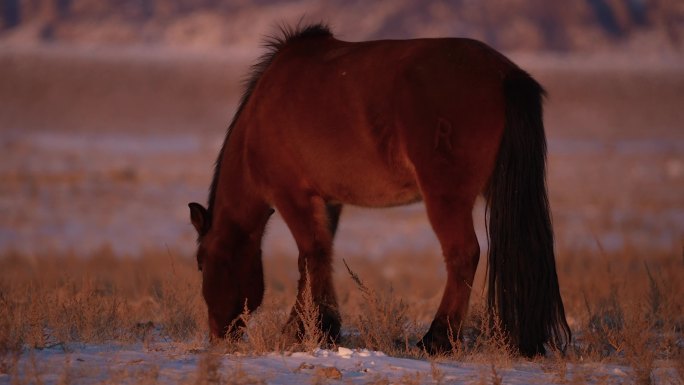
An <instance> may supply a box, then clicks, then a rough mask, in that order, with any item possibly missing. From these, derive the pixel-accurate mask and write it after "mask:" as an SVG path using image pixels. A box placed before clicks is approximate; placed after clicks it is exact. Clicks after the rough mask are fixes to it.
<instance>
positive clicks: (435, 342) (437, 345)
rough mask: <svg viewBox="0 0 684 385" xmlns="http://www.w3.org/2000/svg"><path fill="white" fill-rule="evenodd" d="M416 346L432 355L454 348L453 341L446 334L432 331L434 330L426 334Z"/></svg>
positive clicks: (444, 352) (447, 351)
mask: <svg viewBox="0 0 684 385" xmlns="http://www.w3.org/2000/svg"><path fill="white" fill-rule="evenodd" d="M416 346H418V348H419V349H421V350H423V351H425V352H426V353H427V354H429V355H431V356H435V355H439V354H446V353H449V352H450V351H451V350H452V346H451V341H449V338H447V336H446V335H440V334H438V333H432V331H429V332H428V333H427V334H425V336H424V337H423V338H421V340H420V341H418V343H417V344H416Z"/></svg>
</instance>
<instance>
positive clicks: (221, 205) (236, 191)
mask: <svg viewBox="0 0 684 385" xmlns="http://www.w3.org/2000/svg"><path fill="white" fill-rule="evenodd" d="M242 138H243V135H241V132H239V131H237V132H233V133H232V134H231V135H230V139H229V142H228V143H226V144H225V149H224V152H223V154H222V155H221V156H222V159H221V170H220V175H219V179H218V186H217V187H216V198H215V207H214V217H215V221H218V222H223V223H230V224H231V225H238V226H239V227H241V228H242V229H244V230H247V231H251V230H253V229H255V228H258V227H260V226H262V224H261V217H262V216H263V215H266V214H264V213H266V212H267V211H268V210H269V209H270V208H269V206H268V205H267V204H266V202H265V201H264V199H263V198H261V194H260V193H259V191H258V190H257V189H256V188H255V186H254V185H253V183H252V181H251V179H250V178H249V174H248V170H247V165H246V164H245V161H244V156H243V151H244V146H243V144H242Z"/></svg>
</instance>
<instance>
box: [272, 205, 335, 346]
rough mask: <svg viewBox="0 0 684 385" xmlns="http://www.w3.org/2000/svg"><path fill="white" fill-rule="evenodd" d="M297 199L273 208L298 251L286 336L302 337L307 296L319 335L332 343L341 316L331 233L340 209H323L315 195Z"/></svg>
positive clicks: (323, 206) (327, 207)
mask: <svg viewBox="0 0 684 385" xmlns="http://www.w3.org/2000/svg"><path fill="white" fill-rule="evenodd" d="M296 195H297V196H289V197H285V196H281V197H279V198H277V199H276V207H277V209H278V211H279V212H280V214H281V215H282V217H283V219H284V220H285V223H287V226H288V227H289V229H290V231H291V232H292V235H293V237H294V238H295V242H296V243H297V248H298V249H299V259H298V267H299V274H300V277H299V284H298V292H297V302H296V304H295V306H294V307H293V309H292V312H291V314H290V319H289V321H288V324H287V326H286V332H296V333H298V337H302V336H303V334H302V333H303V332H304V330H303V324H302V320H301V317H300V315H301V314H302V311H306V310H307V309H304V308H303V307H304V305H305V304H306V303H307V298H305V294H306V293H307V292H308V293H310V295H311V299H312V300H313V303H314V304H315V306H316V307H317V309H316V310H317V311H318V314H319V324H320V327H321V329H322V331H323V332H324V333H327V334H328V337H329V339H331V340H335V339H336V338H337V337H338V335H339V332H340V315H339V311H338V309H337V296H336V295H335V290H334V287H333V283H332V237H333V234H332V230H334V229H335V228H336V227H337V219H338V218H339V213H340V210H341V206H333V207H331V206H326V204H325V202H324V200H323V199H322V198H321V197H319V196H316V195H310V194H307V193H302V194H296ZM329 217H330V219H328V218H329ZM307 289H309V290H307Z"/></svg>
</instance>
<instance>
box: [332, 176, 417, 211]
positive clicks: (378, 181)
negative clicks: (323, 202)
mask: <svg viewBox="0 0 684 385" xmlns="http://www.w3.org/2000/svg"><path fill="white" fill-rule="evenodd" d="M323 190H324V191H322V193H323V194H322V195H324V196H326V197H327V199H328V200H329V201H333V202H339V203H343V204H351V205H355V206H365V207H390V206H401V205H406V204H409V203H414V202H418V201H420V200H421V199H422V196H421V195H420V189H419V188H418V186H417V184H416V182H415V180H414V179H413V178H401V179H399V178H396V176H394V175H393V176H389V175H373V174H372V173H370V175H369V173H367V172H366V173H364V175H351V176H348V177H344V176H341V177H338V178H335V179H332V180H329V182H328V183H325V186H324V187H323Z"/></svg>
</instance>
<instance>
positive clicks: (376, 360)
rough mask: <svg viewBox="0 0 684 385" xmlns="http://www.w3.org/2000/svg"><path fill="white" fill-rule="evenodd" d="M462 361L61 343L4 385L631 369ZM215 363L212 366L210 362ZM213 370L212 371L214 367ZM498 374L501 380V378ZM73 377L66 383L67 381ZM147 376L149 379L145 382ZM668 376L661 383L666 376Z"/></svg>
mask: <svg viewBox="0 0 684 385" xmlns="http://www.w3.org/2000/svg"><path fill="white" fill-rule="evenodd" d="M499 361H500V362H498V363H497V362H489V363H487V362H482V363H463V362H456V361H447V360H441V361H439V362H430V361H428V360H416V359H404V358H396V357H389V356H387V355H385V354H384V353H382V352H376V351H368V350H365V349H361V350H359V349H354V350H352V349H347V348H344V347H340V348H338V349H337V350H321V349H319V350H315V351H314V352H313V353H305V352H295V353H285V354H283V353H270V354H267V355H263V356H244V355H231V354H213V353H207V352H206V351H205V350H204V349H193V348H189V347H188V346H180V345H171V344H167V343H164V344H158V345H151V346H143V345H141V344H137V345H106V344H105V345H80V346H71V345H69V346H68V347H64V346H61V345H60V346H56V347H52V348H49V349H44V350H32V351H30V352H25V353H24V354H23V355H22V356H21V358H20V360H19V363H18V373H14V374H12V375H7V374H0V384H10V383H12V384H14V383H27V382H28V383H43V384H46V385H49V384H57V383H60V382H61V383H71V384H98V383H103V382H106V381H108V382H113V383H155V382H158V383H164V384H177V383H197V382H198V380H201V379H202V378H203V376H204V377H207V376H208V377H211V376H212V375H213V377H212V378H214V379H215V378H216V377H217V375H219V376H220V377H221V379H222V380H223V381H224V382H222V383H239V384H248V383H249V384H258V383H267V384H285V385H288V384H311V383H345V384H368V383H372V384H393V383H408V384H433V383H441V384H494V383H503V384H556V383H567V382H570V383H588V384H599V383H601V384H622V383H632V382H633V381H634V379H633V378H632V376H633V373H632V370H631V369H630V368H628V367H624V366H619V365H613V364H598V363H592V364H579V365H573V364H565V363H563V364H562V365H563V366H559V365H561V364H557V363H556V364H553V363H543V364H540V363H536V362H531V361H526V360H513V361H509V362H506V360H499ZM212 367H213V368H215V370H214V371H213V372H212V369H211V368H212ZM208 368H209V369H208ZM497 378H499V379H500V380H501V382H497ZM654 379H655V380H656V381H655V383H670V382H668V381H669V380H672V381H676V375H675V373H674V371H673V370H672V369H667V368H665V369H657V370H656V371H655V373H654ZM65 380H68V382H63V381H65ZM146 380H149V381H150V382H144V381H146ZM661 381H663V382H661Z"/></svg>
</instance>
